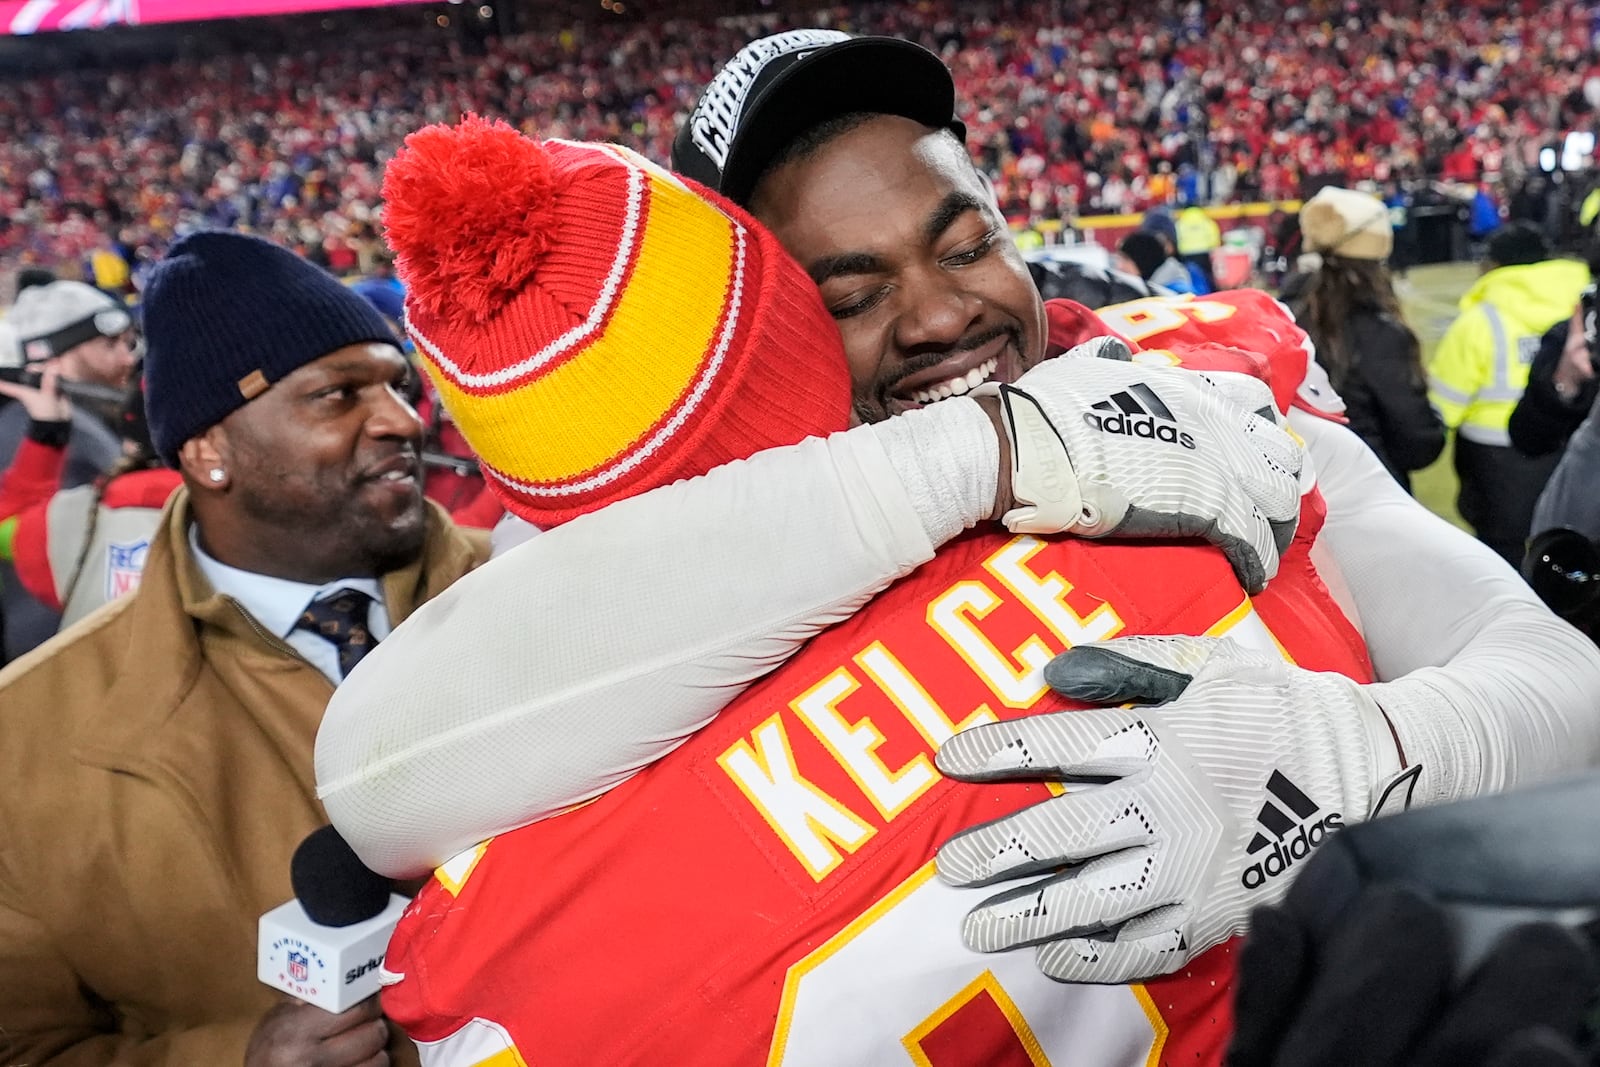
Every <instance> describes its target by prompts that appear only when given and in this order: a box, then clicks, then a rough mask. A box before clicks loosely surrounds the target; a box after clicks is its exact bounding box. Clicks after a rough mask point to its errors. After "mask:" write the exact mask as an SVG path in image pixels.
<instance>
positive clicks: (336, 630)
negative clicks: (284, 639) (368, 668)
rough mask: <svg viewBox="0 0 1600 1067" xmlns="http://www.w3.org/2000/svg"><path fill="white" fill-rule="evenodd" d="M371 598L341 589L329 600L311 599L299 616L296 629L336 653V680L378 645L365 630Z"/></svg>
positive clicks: (359, 592) (354, 591) (328, 598)
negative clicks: (334, 650)
mask: <svg viewBox="0 0 1600 1067" xmlns="http://www.w3.org/2000/svg"><path fill="white" fill-rule="evenodd" d="M371 604H372V597H370V596H368V595H367V594H366V593H363V592H361V591H360V590H358V589H341V590H339V591H338V592H337V593H335V594H333V595H332V596H330V597H325V598H323V599H321V600H313V601H312V602H311V603H310V604H308V605H306V610H305V611H303V612H301V613H300V621H299V622H297V623H295V624H294V625H295V629H297V630H310V631H311V632H312V633H314V634H316V635H317V636H318V637H320V638H322V639H323V640H325V641H327V642H329V643H330V644H332V645H333V647H334V648H336V649H338V650H339V677H340V678H344V677H347V676H348V675H349V674H350V672H351V671H352V670H354V669H355V665H356V664H357V663H360V662H361V657H363V656H365V655H366V654H367V653H368V652H371V651H372V648H373V646H374V645H376V644H377V643H378V642H376V641H374V640H373V639H372V634H370V633H369V632H368V631H367V608H368V607H369V606H370V605H371Z"/></svg>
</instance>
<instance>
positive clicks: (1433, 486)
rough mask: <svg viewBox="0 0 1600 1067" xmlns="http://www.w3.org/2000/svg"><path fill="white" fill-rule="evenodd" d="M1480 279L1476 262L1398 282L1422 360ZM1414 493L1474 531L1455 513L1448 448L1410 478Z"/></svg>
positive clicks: (1431, 269)
mask: <svg viewBox="0 0 1600 1067" xmlns="http://www.w3.org/2000/svg"><path fill="white" fill-rule="evenodd" d="M1477 276H1478V265H1477V264H1475V263H1441V264H1436V265H1432V266H1427V267H1414V268H1412V269H1411V270H1410V271H1409V272H1408V273H1407V274H1406V276H1405V277H1404V278H1396V279H1395V284H1394V287H1395V292H1396V293H1397V294H1398V295H1399V297H1400V307H1401V310H1402V311H1403V312H1404V313H1405V319H1406V322H1407V323H1408V324H1409V325H1410V326H1411V328H1412V329H1413V330H1415V331H1416V334H1417V336H1418V337H1419V338H1420V339H1421V341H1422V359H1423V362H1424V363H1426V362H1427V361H1428V360H1429V359H1431V358H1432V357H1433V348H1434V345H1436V344H1438V343H1439V338H1440V337H1442V336H1443V335H1444V331H1445V329H1446V328H1447V327H1448V326H1449V325H1450V323H1451V322H1453V321H1455V317H1456V302H1457V301H1458V300H1460V299H1461V294H1463V293H1465V292H1466V291H1467V288H1468V287H1469V286H1471V285H1472V282H1473V280H1474V279H1475V278H1477ZM1411 491H1412V492H1413V493H1415V494H1416V496H1417V499H1418V500H1420V501H1422V503H1423V504H1424V505H1426V506H1427V508H1428V510H1429V511H1432V512H1434V513H1435V514H1438V515H1442V516H1444V517H1445V518H1447V519H1449V520H1450V521H1451V522H1453V523H1455V524H1456V525H1457V526H1460V527H1461V528H1462V529H1471V527H1469V526H1467V524H1466V523H1464V522H1462V521H1461V516H1460V515H1459V514H1458V513H1457V512H1456V474H1455V469H1454V468H1453V467H1452V466H1451V449H1450V446H1449V445H1446V446H1445V450H1444V454H1443V455H1441V456H1440V457H1439V459H1438V461H1437V462H1435V463H1434V464H1433V466H1431V467H1429V468H1427V469H1426V470H1420V471H1417V472H1416V473H1415V474H1413V475H1412V476H1411Z"/></svg>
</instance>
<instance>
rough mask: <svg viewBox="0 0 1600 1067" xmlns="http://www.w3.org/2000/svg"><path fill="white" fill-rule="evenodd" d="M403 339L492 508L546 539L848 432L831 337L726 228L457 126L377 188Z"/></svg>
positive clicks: (620, 157) (680, 205)
mask: <svg viewBox="0 0 1600 1067" xmlns="http://www.w3.org/2000/svg"><path fill="white" fill-rule="evenodd" d="M383 191H384V199H385V202H386V206H385V209H384V223H385V228H386V231H387V237H388V241H389V244H390V247H391V248H392V249H393V250H394V252H395V254H396V268H397V272H398V274H399V277H400V279H401V281H402V282H404V284H405V287H406V330H407V332H408V333H409V334H410V336H411V338H412V340H413V341H414V342H415V343H416V346H417V350H418V352H419V354H420V355H421V356H422V359H423V364H424V366H425V367H426V368H427V370H428V372H429V374H430V375H431V376H432V377H433V379H434V381H435V383H436V384H437V386H438V388H439V393H440V396H441V397H442V398H443V400H444V403H445V406H446V407H447V408H449V410H450V413H451V415H452V416H453V417H454V419H455V421H456V425H457V426H458V427H460V429H461V431H462V433H463V434H464V435H465V436H466V438H467V442H468V443H469V444H470V445H471V446H472V448H473V450H474V451H475V452H477V454H478V458H479V461H480V464H481V466H482V468H483V470H484V473H485V474H486V476H487V477H488V479H489V484H490V485H491V486H492V487H493V489H494V490H495V492H496V493H498V494H499V496H500V498H501V499H502V500H503V501H504V502H505V504H506V506H507V508H508V509H510V510H511V511H512V512H514V513H516V514H517V515H520V516H521V517H522V518H524V519H527V520H528V521H529V522H532V523H534V524H535V525H537V526H542V527H548V526H551V525H553V524H556V523H560V522H565V521H567V520H568V519H571V518H574V517H576V516H578V515H581V514H583V513H585V512H588V511H593V510H594V509H596V508H599V507H603V506H604V505H606V504H608V503H611V502H612V501H614V500H618V499H621V498H624V497H628V496H632V495H634V494H636V493H641V492H644V491H646V490H648V489H653V488H655V487H656V486H659V485H664V484H666V483H668V482H672V481H676V480H678V479H680V478H687V477H691V476H693V475H696V474H702V473H704V472H705V471H707V470H709V469H710V468H712V467H715V466H717V465H719V464H722V463H725V462H728V461H729V460H733V459H741V458H744V457H747V456H749V455H750V454H752V453H754V452H757V451H759V450H761V449H764V448H769V447H773V446H776V445H785V444H794V443H797V442H799V441H801V440H803V439H804V438H806V437H808V436H812V435H820V434H826V433H831V432H833V431H835V430H842V429H844V428H845V427H846V426H847V424H848V419H849V408H850V382H849V375H848V371H847V368H846V364H845V358H844V352H843V347H842V344H841V342H840V339H839V333H838V328H837V327H836V326H835V325H834V323H833V320H832V319H831V318H830V317H829V315H828V313H827V310H826V308H824V307H823V304H822V299H821V297H820V295H819V294H818V293H817V290H816V286H815V285H814V284H813V283H812V282H811V280H810V278H808V277H807V276H806V274H805V272H804V271H802V270H801V269H800V267H799V265H798V264H796V263H795V262H794V261H793V260H792V259H791V258H790V257H789V256H788V254H787V253H786V252H785V251H784V250H783V248H782V246H781V245H779V244H778V242H777V240H776V239H775V238H774V237H772V235H771V234H769V233H767V232H766V231H765V230H764V229H763V228H761V227H760V225H759V224H757V223H756V222H755V221H754V220H753V219H751V218H749V217H748V216H747V215H745V214H744V212H742V211H741V210H739V209H738V208H736V207H734V206H732V205H731V204H729V203H728V202H726V201H724V200H722V199H720V198H719V197H717V196H716V195H715V194H713V193H710V192H708V191H706V190H704V189H701V188H694V187H691V186H690V185H689V184H688V183H686V182H684V181H683V180H681V179H679V178H677V177H674V176H673V175H671V174H669V173H667V172H666V171H665V170H662V169H661V168H659V167H657V166H655V165H654V164H652V163H650V162H649V161H647V160H645V159H644V158H643V157H641V156H638V155H636V154H634V153H632V152H630V151H628V150H627V149H624V148H621V147H618V146H614V145H602V144H579V143H574V142H568V141H556V140H551V141H545V142H538V141H535V140H533V139H531V138H528V137H525V136H523V135H522V134H520V133H517V132H516V131H515V130H513V129H511V127H509V126H507V125H505V124H504V123H501V122H491V121H486V120H484V119H481V118H478V117H476V116H468V117H467V118H466V119H465V120H464V121H462V122H461V123H460V124H459V125H456V126H430V127H427V128H425V129H422V130H419V131H417V132H416V133H413V134H412V135H411V136H410V137H408V138H407V139H406V143H405V147H404V148H403V149H402V150H401V151H400V153H399V154H398V155H397V156H396V157H395V159H394V160H393V161H392V162H391V163H390V164H389V168H388V171H387V173H386V174H385V177H384V187H383Z"/></svg>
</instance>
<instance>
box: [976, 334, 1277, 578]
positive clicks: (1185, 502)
mask: <svg viewBox="0 0 1600 1067" xmlns="http://www.w3.org/2000/svg"><path fill="white" fill-rule="evenodd" d="M1083 357H1098V358H1083ZM1128 357H1129V353H1128V348H1127V346H1126V345H1124V344H1123V343H1122V342H1121V341H1119V340H1117V339H1115V338H1112V337H1101V338H1096V339H1094V340H1092V341H1087V342H1085V343H1084V344H1081V345H1079V346H1078V347H1076V348H1074V349H1072V351H1070V352H1068V353H1067V354H1066V355H1064V356H1060V357H1057V358H1055V359H1050V360H1046V361H1045V362H1043V363H1041V364H1039V365H1038V366H1036V367H1034V368H1033V369H1032V370H1030V371H1028V372H1027V373H1026V374H1024V375H1023V376H1022V377H1021V378H1020V379H1018V381H1017V383H1016V385H1015V386H1010V385H999V384H994V383H990V384H986V385H983V386H980V387H978V388H977V389H975V390H973V392H972V394H970V395H973V396H984V395H990V396H999V397H1000V400H1001V409H1002V412H1003V414H1004V422H1005V426H1006V431H1007V434H1008V436H1009V437H1010V438H1011V445H1012V449H1011V451H1012V457H1013V463H1012V495H1013V496H1014V497H1015V498H1016V499H1017V500H1018V501H1019V502H1020V503H1022V504H1023V505H1025V506H1023V507H1019V508H1016V509H1014V510H1012V511H1010V512H1007V514H1006V516H1005V520H1004V521H1005V524H1006V526H1007V528H1009V529H1010V530H1011V531H1012V532H1013V533H1056V532H1070V533H1074V534H1077V535H1078V536H1080V537H1174V538H1177V537H1199V538H1204V539H1206V540H1208V541H1210V542H1212V543H1213V544H1215V545H1217V546H1218V547H1219V548H1221V549H1222V551H1223V552H1224V554H1226V555H1227V557H1228V561H1229V563H1231V564H1232V565H1233V569H1234V573H1235V574H1237V575H1238V578H1239V583H1240V584H1241V585H1243V586H1244V587H1245V589H1247V590H1248V591H1250V592H1252V593H1259V592H1260V591H1261V590H1262V589H1263V588H1264V587H1265V586H1266V583H1267V579H1269V578H1271V577H1272V576H1273V575H1275V574H1277V573H1278V556H1279V554H1280V553H1281V552H1282V551H1284V550H1285V549H1287V548H1288V546H1289V542H1290V541H1291V540H1292V539H1293V537H1294V529H1295V525H1296V523H1297V522H1298V521H1299V517H1300V492H1301V472H1302V468H1304V467H1305V454H1304V451H1303V449H1302V448H1301V447H1300V445H1299V444H1298V443H1297V441H1296V440H1295V438H1293V437H1292V436H1290V434H1289V433H1288V432H1286V430H1285V429H1284V428H1283V427H1282V426H1280V425H1279V423H1278V421H1277V411H1276V409H1275V408H1274V406H1273V402H1272V391H1271V390H1270V389H1268V388H1267V386H1266V384H1265V383H1264V382H1261V381H1258V380H1257V379H1255V378H1252V377H1250V376H1249V375H1246V374H1234V373H1229V372H1225V371H1221V372H1202V371H1194V370H1183V369H1180V368H1175V367H1150V366H1144V365H1138V364H1134V363H1131V362H1127V359H1128Z"/></svg>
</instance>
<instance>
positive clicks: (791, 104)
mask: <svg viewBox="0 0 1600 1067" xmlns="http://www.w3.org/2000/svg"><path fill="white" fill-rule="evenodd" d="M856 111H865V112H870V113H872V114H882V115H902V116H904V117H905V118H908V119H913V120H915V121H917V122H920V123H922V124H923V125H925V126H932V127H944V128H947V129H949V130H952V131H954V133H955V135H956V136H957V137H959V138H961V139H962V140H963V141H965V140H966V137H967V128H966V126H965V125H963V124H962V122H961V121H960V120H959V119H957V118H956V87H955V82H954V80H952V78H951V77H950V71H949V70H948V69H947V68H946V67H945V65H944V63H943V61H941V60H940V59H939V57H938V56H936V55H934V54H933V53H932V52H930V51H928V50H927V49H926V48H923V47H922V46H921V45H918V44H913V43H912V42H910V41H902V40H900V39H899V38H896V37H851V36H850V35H849V34H847V33H840V32H839V31H837V30H790V31H788V32H786V33H777V34H773V35H772V36H771V37H763V38H761V39H760V40H758V41H752V42H750V43H749V44H747V45H745V46H744V48H742V49H740V51H739V54H738V55H736V56H734V57H733V58H732V59H731V60H729V61H728V63H727V65H725V66H724V67H723V68H722V69H721V70H720V71H718V72H717V76H716V77H715V78H713V79H711V84H710V85H708V86H706V91H705V92H704V93H703V94H701V96H700V101H699V102H698V103H697V104H695V107H694V111H692V112H691V113H690V114H689V120H688V121H687V122H685V123H684V125H683V129H681V130H680V131H678V136H677V139H676V140H674V141H673V143H672V169H673V170H675V171H677V172H678V173H680V174H683V175H684V176H686V177H689V178H693V179H694V180H695V181H697V182H700V183H701V184H702V185H708V186H710V187H711V188H713V189H715V190H716V191H717V192H719V193H721V194H722V195H723V196H726V197H727V198H728V199H729V200H732V201H733V202H734V203H736V204H740V205H744V204H746V203H747V202H748V201H749V199H750V194H751V193H752V192H753V191H754V190H755V184H756V181H757V180H758V179H759V178H760V177H761V175H762V173H763V172H765V171H766V169H767V165H768V164H769V163H770V162H771V161H772V159H773V158H774V157H775V156H777V155H778V154H779V153H780V152H782V151H783V150H784V149H785V148H787V147H788V146H789V144H790V143H791V142H792V141H793V140H794V139H795V138H796V137H798V136H799V135H800V134H802V133H804V132H805V131H807V130H809V129H811V128H812V127H813V126H816V125H817V124H818V123H821V122H826V121H827V120H828V119H831V118H835V117H837V116H839V115H846V114H850V113H851V112H856Z"/></svg>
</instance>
